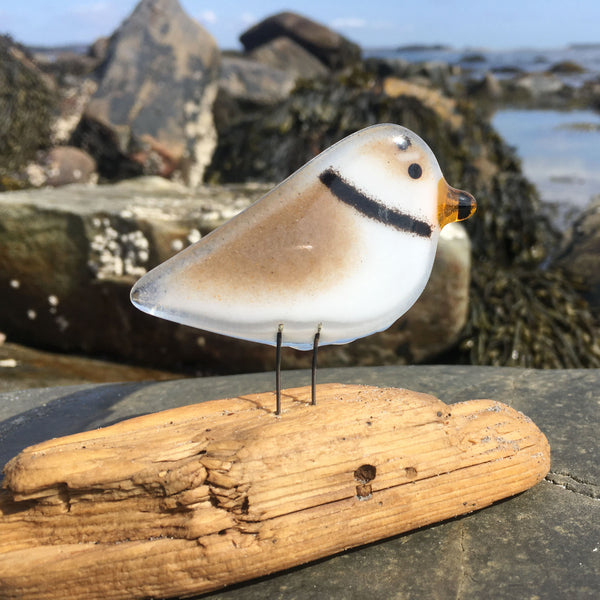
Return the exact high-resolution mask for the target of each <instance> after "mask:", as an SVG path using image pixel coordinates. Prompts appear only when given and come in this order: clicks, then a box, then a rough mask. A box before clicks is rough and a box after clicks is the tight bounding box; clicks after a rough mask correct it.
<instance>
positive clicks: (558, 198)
mask: <svg viewBox="0 0 600 600" xmlns="http://www.w3.org/2000/svg"><path fill="white" fill-rule="evenodd" d="M492 124H493V125H494V127H495V128H496V130H497V131H498V133H500V135H501V136H502V137H503V138H504V140H505V141H506V142H507V143H508V144H510V145H511V146H514V147H515V149H516V151H517V154H518V155H519V157H520V158H521V160H522V167H523V172H524V174H525V176H526V177H527V178H528V179H529V180H530V181H531V182H532V183H533V184H534V185H535V186H536V187H537V189H538V192H539V194H540V197H541V199H542V200H543V201H544V202H545V203H547V204H548V205H549V207H550V208H551V209H552V212H551V215H552V217H553V221H554V223H555V225H556V226H557V227H558V228H559V229H565V228H566V227H567V226H568V225H569V224H570V222H571V221H572V219H573V218H574V216H575V215H576V214H577V213H578V212H580V211H581V210H582V209H583V208H584V207H585V206H586V205H587V204H589V202H590V200H591V199H592V198H593V197H595V196H598V195H600V114H598V113H595V112H592V111H587V110H573V111H556V110H500V111H498V112H497V113H496V114H495V115H494V117H493V118H492Z"/></svg>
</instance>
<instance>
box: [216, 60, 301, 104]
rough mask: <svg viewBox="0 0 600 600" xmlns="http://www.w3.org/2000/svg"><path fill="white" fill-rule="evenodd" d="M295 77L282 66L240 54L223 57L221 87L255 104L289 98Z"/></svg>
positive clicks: (234, 95)
mask: <svg viewBox="0 0 600 600" xmlns="http://www.w3.org/2000/svg"><path fill="white" fill-rule="evenodd" d="M294 80H295V77H294V76H293V74H292V73H288V72H286V71H284V70H282V69H280V68H275V67H273V66H269V65H267V64H263V63H261V62H257V61H255V60H249V59H246V58H237V57H223V58H222V59H221V80H220V83H219V86H220V89H221V90H224V91H225V92H226V93H227V94H228V95H229V96H230V97H231V98H233V99H235V100H238V101H240V100H241V101H243V102H250V103H253V104H275V103H277V102H280V101H281V100H283V99H284V98H287V96H288V95H289V93H290V91H291V90H292V88H293V87H294Z"/></svg>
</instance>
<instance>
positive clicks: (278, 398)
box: [275, 324, 283, 415]
mask: <svg viewBox="0 0 600 600" xmlns="http://www.w3.org/2000/svg"><path fill="white" fill-rule="evenodd" d="M282 337H283V324H280V325H279V327H278V329H277V349H276V351H275V396H276V402H277V406H276V408H275V414H276V415H280V414H281V341H282Z"/></svg>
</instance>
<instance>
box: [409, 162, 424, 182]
mask: <svg viewBox="0 0 600 600" xmlns="http://www.w3.org/2000/svg"><path fill="white" fill-rule="evenodd" d="M408 174H409V175H410V176H411V177H412V178H413V179H419V177H421V175H423V169H422V168H421V165H419V164H417V163H413V164H412V165H410V167H408Z"/></svg>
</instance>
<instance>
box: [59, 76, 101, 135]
mask: <svg viewBox="0 0 600 600" xmlns="http://www.w3.org/2000/svg"><path fill="white" fill-rule="evenodd" d="M97 89H98V83H97V82H96V81H95V80H94V79H92V78H89V77H84V78H80V79H74V80H69V81H65V82H64V83H63V85H62V86H61V87H60V88H59V90H58V96H59V99H58V111H57V114H56V115H55V116H54V118H53V119H52V122H51V127H52V143H53V144H68V143H69V140H70V139H71V136H72V135H73V132H74V131H75V128H76V127H77V125H78V124H79V121H80V120H81V117H82V115H83V111H84V110H85V107H86V106H87V103H88V102H89V101H90V98H91V97H92V96H93V95H94V93H95V92H96V90H97Z"/></svg>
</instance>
